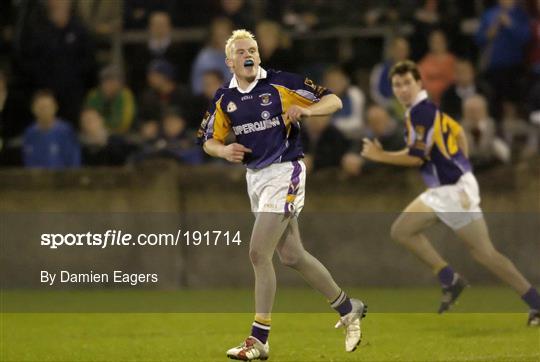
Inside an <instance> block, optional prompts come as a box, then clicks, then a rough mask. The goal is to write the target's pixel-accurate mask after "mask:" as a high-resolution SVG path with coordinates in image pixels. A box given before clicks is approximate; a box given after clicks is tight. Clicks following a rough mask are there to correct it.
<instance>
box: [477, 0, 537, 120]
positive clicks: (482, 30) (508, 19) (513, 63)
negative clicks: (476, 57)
mask: <svg viewBox="0 0 540 362" xmlns="http://www.w3.org/2000/svg"><path fill="white" fill-rule="evenodd" d="M530 35H531V34H530V29H529V19H528V17H527V14H526V13H525V11H524V10H523V9H521V8H520V7H519V6H518V5H517V4H516V1H515V0H499V3H498V5H496V6H494V7H492V8H490V9H488V10H486V11H485V12H484V13H483V14H482V18H481V22H480V27H479V29H478V32H477V33H476V42H477V44H478V45H479V46H480V50H481V54H480V70H481V71H483V72H484V75H485V78H486V80H487V81H488V82H489V84H490V86H491V88H492V89H493V92H494V98H495V99H494V102H495V104H498V105H501V104H502V103H503V101H504V100H518V99H519V98H520V96H522V94H520V87H519V84H520V81H521V80H522V77H523V75H524V69H523V64H525V50H526V45H527V42H528V40H529V38H530ZM500 111H501V110H500V109H499V110H497V113H498V115H500ZM498 115H496V116H498Z"/></svg>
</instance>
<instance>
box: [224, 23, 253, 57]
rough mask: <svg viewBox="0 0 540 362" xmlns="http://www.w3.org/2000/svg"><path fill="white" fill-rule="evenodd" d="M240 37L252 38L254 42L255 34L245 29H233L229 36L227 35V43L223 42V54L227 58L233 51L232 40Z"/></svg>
mask: <svg viewBox="0 0 540 362" xmlns="http://www.w3.org/2000/svg"><path fill="white" fill-rule="evenodd" d="M240 39H252V40H254V41H255V42H256V41H257V40H256V39H255V35H253V33H251V32H250V31H248V30H246V29H237V30H234V31H233V32H232V34H231V36H230V37H229V39H227V43H225V56H226V57H227V58H228V59H231V58H232V52H233V49H232V47H233V44H234V42H235V41H236V40H240Z"/></svg>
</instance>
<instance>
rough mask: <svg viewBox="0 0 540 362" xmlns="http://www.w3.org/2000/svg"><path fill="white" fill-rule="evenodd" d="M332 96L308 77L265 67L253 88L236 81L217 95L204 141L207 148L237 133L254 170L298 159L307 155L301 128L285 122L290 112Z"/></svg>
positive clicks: (202, 135) (207, 117) (207, 119)
mask: <svg viewBox="0 0 540 362" xmlns="http://www.w3.org/2000/svg"><path fill="white" fill-rule="evenodd" d="M327 94H330V91H328V90H327V89H326V88H323V87H321V86H317V85H315V84H314V83H313V82H312V81H311V80H310V79H308V78H305V77H301V76H299V75H297V74H292V73H286V72H280V71H274V70H269V71H268V72H266V71H265V70H264V69H262V68H261V67H259V72H258V75H257V84H256V85H255V87H253V89H251V90H249V89H248V91H247V92H245V93H242V92H241V91H240V89H239V88H238V86H237V84H236V79H235V78H234V77H233V80H231V82H230V84H229V86H228V87H226V88H220V89H219V90H218V91H217V92H216V95H215V97H214V100H213V101H212V104H211V105H210V109H209V111H208V112H206V115H205V117H204V119H203V121H202V123H201V128H200V129H199V134H198V137H199V138H200V140H201V142H202V143H204V142H205V141H207V140H209V139H212V138H213V139H216V140H218V141H221V142H224V141H225V138H226V137H227V135H228V134H229V132H230V131H233V132H234V134H235V136H236V141H237V142H238V143H240V144H242V145H244V146H245V147H248V148H250V149H251V150H252V151H253V152H252V153H246V157H245V159H244V163H245V164H246V165H247V167H248V168H251V169H260V168H263V167H266V166H268V165H271V164H273V163H278V162H287V161H293V160H297V159H299V158H302V157H303V156H304V154H303V151H302V144H301V141H300V125H299V124H298V123H296V124H294V123H291V121H290V120H289V119H285V112H286V111H287V109H288V108H289V107H290V106H292V105H298V106H301V107H307V106H310V105H312V104H313V103H316V102H318V101H319V100H320V98H321V97H323V96H325V95H327Z"/></svg>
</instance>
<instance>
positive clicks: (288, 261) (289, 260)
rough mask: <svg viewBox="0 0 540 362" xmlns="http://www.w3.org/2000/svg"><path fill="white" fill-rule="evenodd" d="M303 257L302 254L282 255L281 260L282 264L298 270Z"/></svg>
mask: <svg viewBox="0 0 540 362" xmlns="http://www.w3.org/2000/svg"><path fill="white" fill-rule="evenodd" d="M302 258H303V255H302V254H300V253H281V254H280V255H279V260H280V261H281V264H283V265H285V266H287V267H289V268H293V269H296V268H297V267H298V265H299V264H300V262H301V261H302Z"/></svg>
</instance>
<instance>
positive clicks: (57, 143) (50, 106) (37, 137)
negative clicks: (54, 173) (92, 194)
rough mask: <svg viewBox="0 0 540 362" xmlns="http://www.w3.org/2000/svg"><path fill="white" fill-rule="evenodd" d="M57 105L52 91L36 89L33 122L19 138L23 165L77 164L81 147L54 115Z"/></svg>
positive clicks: (79, 161) (75, 165)
mask: <svg viewBox="0 0 540 362" xmlns="http://www.w3.org/2000/svg"><path fill="white" fill-rule="evenodd" d="M57 111H58V104H57V102H56V99H55V97H54V95H53V94H52V92H50V91H47V90H41V91H38V92H36V94H35V95H34V98H33V101H32V112H33V113H34V116H35V123H34V124H32V125H31V126H30V127H28V128H27V129H26V131H25V132H24V138H23V160H24V165H25V166H26V167H31V168H47V169H63V168H69V167H79V166H80V164H81V150H80V147H79V142H78V140H77V137H76V135H75V132H73V128H72V127H71V126H70V125H69V124H68V123H67V122H65V121H63V120H61V119H60V118H58V117H57V116H56V112H57Z"/></svg>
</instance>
